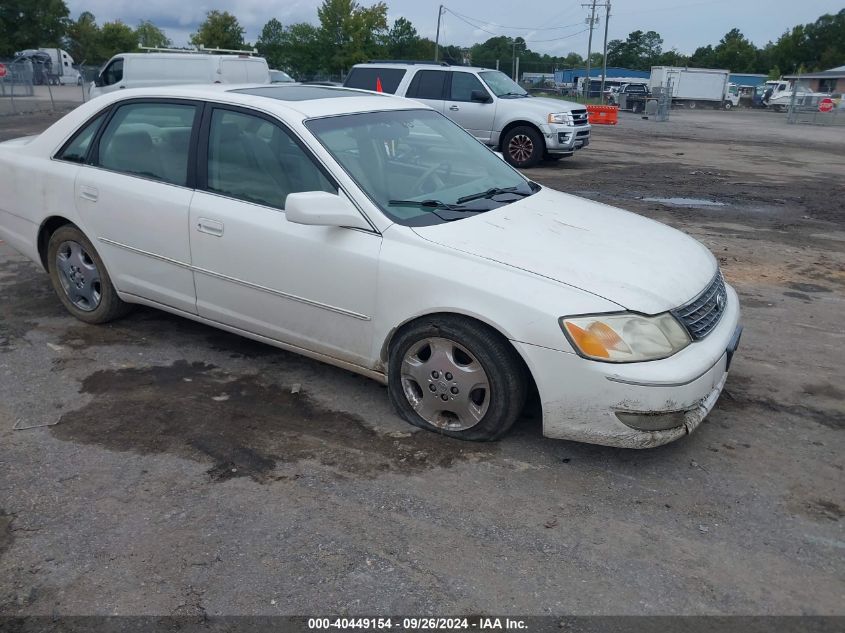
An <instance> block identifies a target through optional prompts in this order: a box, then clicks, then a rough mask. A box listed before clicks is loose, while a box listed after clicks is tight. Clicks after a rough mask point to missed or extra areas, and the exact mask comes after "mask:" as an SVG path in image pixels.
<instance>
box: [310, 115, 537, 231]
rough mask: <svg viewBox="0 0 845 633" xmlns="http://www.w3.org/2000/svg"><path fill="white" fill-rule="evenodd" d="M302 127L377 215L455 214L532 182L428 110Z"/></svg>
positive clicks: (434, 218)
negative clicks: (375, 206) (305, 128)
mask: <svg viewBox="0 0 845 633" xmlns="http://www.w3.org/2000/svg"><path fill="white" fill-rule="evenodd" d="M306 126H307V127H308V129H309V130H310V131H311V132H312V133H313V134H314V136H316V137H317V139H318V140H319V141H320V143H322V145H323V146H324V147H325V148H326V149H327V150H328V151H329V152H330V153H331V154H332V156H333V157H334V158H335V159H336V160H337V162H338V163H340V165H341V166H343V168H344V169H345V170H346V172H347V173H348V174H349V175H350V177H351V178H353V179H354V180H355V182H357V183H358V185H359V186H360V187H361V189H362V190H364V192H365V193H366V194H367V195H368V196H369V197H370V199H371V200H372V201H373V202H374V203H375V204H377V205H378V206H379V207H380V208H381V210H382V211H383V212H384V213H385V215H387V216H388V217H389V218H390V219H392V220H393V221H394V222H397V223H399V224H404V225H406V226H428V225H432V224H440V223H443V222H450V221H454V220H460V219H463V218H466V217H470V216H472V215H475V214H477V213H483V212H485V211H489V210H491V209H495V208H497V207H500V206H502V205H505V204H510V203H511V202H515V201H516V200H519V199H521V198H523V197H525V196H530V195H531V194H533V193H534V192H535V191H536V190H537V189H539V187H538V186H537V185H534V184H533V183H530V182H529V181H528V180H526V179H525V178H524V177H523V176H522V175H521V174H520V173H519V172H517V171H516V170H514V169H513V168H512V167H510V165H508V164H507V163H505V162H504V161H503V160H502V159H501V158H499V157H498V156H496V155H495V154H494V153H493V152H492V151H490V150H489V149H488V148H486V147H485V146H484V145H482V144H481V143H479V142H478V141H477V140H475V139H474V138H473V137H472V136H470V135H469V134H468V133H467V132H466V131H465V130H463V129H462V128H460V127H458V126H457V125H456V124H455V123H453V122H452V121H450V120H449V119H447V118H446V117H444V116H443V115H441V114H439V113H437V112H434V111H433V110H393V111H387V112H367V113H362V114H347V115H343V116H335V117H327V118H322V119H312V120H310V121H307V122H306Z"/></svg>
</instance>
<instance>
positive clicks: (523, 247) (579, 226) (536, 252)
mask: <svg viewBox="0 0 845 633" xmlns="http://www.w3.org/2000/svg"><path fill="white" fill-rule="evenodd" d="M413 230H414V231H415V232H416V233H417V235H419V236H420V237H422V238H424V239H426V240H430V241H432V242H435V243H437V244H440V245H442V246H446V247H448V248H453V249H455V250H458V251H462V252H465V253H470V254H472V255H475V256H478V257H483V258H486V259H490V260H493V261H496V262H499V263H502V264H505V265H508V266H513V267H514V268H519V269H521V270H525V271H529V272H532V273H534V274H536V275H540V276H542V277H546V278H549V279H553V280H555V281H558V282H560V283H563V284H567V285H569V286H574V287H576V288H579V289H581V290H584V291H587V292H589V293H592V294H595V295H598V296H600V297H602V298H604V299H608V300H610V301H612V302H614V303H617V304H618V305H619V306H621V307H623V308H626V309H628V310H634V311H637V312H643V313H646V314H657V313H659V312H665V311H666V310H671V309H673V308H676V307H679V306H681V305H683V304H685V303H687V302H688V301H690V300H691V299H693V298H694V297H695V296H697V295H698V294H699V293H700V292H701V291H702V290H704V288H705V287H706V286H707V284H708V283H709V282H710V281H711V280H712V279H713V276H714V275H715V274H716V270H717V264H716V259H715V258H714V257H713V255H712V253H710V251H709V250H707V248H705V247H704V245H702V244H701V243H699V242H697V241H696V240H694V239H692V238H691V237H689V236H688V235H686V234H684V233H681V232H680V231H676V230H675V229H673V228H671V227H668V226H666V225H665V224H661V223H659V222H655V221H654V220H649V219H648V218H644V217H642V216H640V215H637V214H635V213H631V212H628V211H623V210H621V209H616V208H614V207H610V206H608V205H605V204H601V203H598V202H593V201H590V200H585V199H584V198H579V197H577V196H572V195H568V194H564V193H560V192H558V191H554V190H551V189H546V188H543V189H541V190H540V191H539V192H537V193H535V194H534V195H532V196H529V197H527V198H524V199H522V200H519V201H517V202H513V203H511V204H508V205H505V206H503V207H499V208H498V209H494V210H492V211H488V212H487V213H481V214H478V215H474V216H471V217H468V218H466V219H463V220H459V221H455V222H447V223H444V224H437V225H434V226H426V227H414V229H413ZM562 309H565V308H562Z"/></svg>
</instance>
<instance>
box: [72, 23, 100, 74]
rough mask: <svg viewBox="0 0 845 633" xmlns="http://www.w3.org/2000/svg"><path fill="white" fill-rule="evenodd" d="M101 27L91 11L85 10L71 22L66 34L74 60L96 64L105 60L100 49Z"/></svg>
mask: <svg viewBox="0 0 845 633" xmlns="http://www.w3.org/2000/svg"><path fill="white" fill-rule="evenodd" d="M99 40H100V27H99V26H97V19H96V18H95V17H94V14H93V13H91V12H89V11H83V12H82V13H80V14H79V17H78V18H77V19H76V20H75V21H72V22H70V24H68V27H67V35H66V36H65V48H66V49H67V51H68V53H70V56H71V57H73V59H74V61H76V62H78V63H80V64H81V63H82V62H85V63H87V64H96V63H98V62H101V61H103V60H102V59H101V58H100V52H99V50H98V46H99Z"/></svg>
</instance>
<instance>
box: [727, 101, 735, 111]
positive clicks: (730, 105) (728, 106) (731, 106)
mask: <svg viewBox="0 0 845 633" xmlns="http://www.w3.org/2000/svg"><path fill="white" fill-rule="evenodd" d="M733 107H734V104H732V103H731V102H730V101H725V110H730V109H731V108H733Z"/></svg>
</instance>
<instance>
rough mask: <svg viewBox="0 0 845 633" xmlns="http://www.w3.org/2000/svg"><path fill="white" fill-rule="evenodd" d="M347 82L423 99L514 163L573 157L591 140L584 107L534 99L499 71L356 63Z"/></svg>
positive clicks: (423, 101) (346, 84)
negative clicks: (576, 151)
mask: <svg viewBox="0 0 845 633" xmlns="http://www.w3.org/2000/svg"><path fill="white" fill-rule="evenodd" d="M343 85H344V86H345V87H347V88H362V89H364V90H375V91H378V92H388V93H391V94H395V95H399V96H401V97H407V98H409V99H415V100H417V101H420V102H422V103H425V104H426V105H428V106H430V107H432V108H434V109H435V110H437V111H438V112H441V113H443V114H445V115H446V116H448V117H449V118H450V119H452V120H453V121H455V123H457V124H458V125H460V126H462V127H464V128H465V129H466V130H468V131H469V132H471V133H472V134H473V135H474V136H475V137H476V138H477V139H478V140H479V141H481V142H483V143H485V144H486V145H489V146H490V147H493V148H495V149H497V150H499V151H501V152H502V154H503V155H504V157H505V159H506V160H507V161H508V162H509V163H510V164H511V165H514V166H516V167H531V166H533V165H536V164H537V163H538V162H540V161H541V160H543V159H545V160H557V159H560V158H563V157H565V156H572V154H573V153H574V152H575V150H578V149H582V148H584V147H586V146H587V145H589V144H590V124H589V123H588V122H587V110H586V108H585V107H584V106H582V105H581V104H578V103H572V102H570V101H562V100H560V99H553V98H543V97H533V96H531V95H530V94H528V93H527V92H526V91H525V90H523V89H522V88H521V87H520V86H519V84H517V83H516V82H514V81H513V80H511V79H510V77H508V76H507V75H506V74H504V73H503V72H500V71H498V70H490V69H488V68H472V67H467V66H449V65H446V64H443V65H438V64H430V63H408V62H369V63H366V64H357V65H356V66H354V67H353V68H352V70H351V71H350V72H349V75H348V76H347V78H346V81H345V82H344V84H343Z"/></svg>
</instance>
